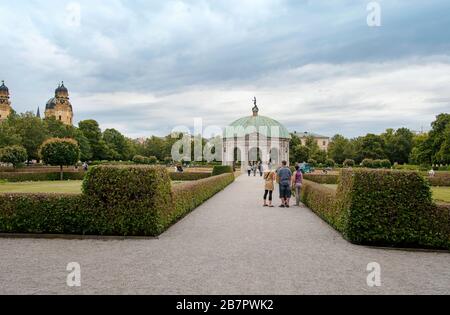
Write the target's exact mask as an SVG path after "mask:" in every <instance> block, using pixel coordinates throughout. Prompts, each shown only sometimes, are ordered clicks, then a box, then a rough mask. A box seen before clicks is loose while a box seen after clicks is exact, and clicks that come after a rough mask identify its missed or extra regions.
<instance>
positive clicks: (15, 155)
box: [0, 145, 27, 168]
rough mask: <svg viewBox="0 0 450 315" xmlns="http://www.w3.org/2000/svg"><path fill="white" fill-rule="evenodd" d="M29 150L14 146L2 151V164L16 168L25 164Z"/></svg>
mask: <svg viewBox="0 0 450 315" xmlns="http://www.w3.org/2000/svg"><path fill="white" fill-rule="evenodd" d="M26 160H27V150H25V148H24V147H22V146H20V145H13V146H9V147H5V148H3V149H0V162H3V163H10V164H12V165H13V166H14V167H15V168H16V167H18V166H20V165H21V164H23V163H25V161H26Z"/></svg>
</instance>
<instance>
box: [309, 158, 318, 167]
mask: <svg viewBox="0 0 450 315" xmlns="http://www.w3.org/2000/svg"><path fill="white" fill-rule="evenodd" d="M308 164H309V165H311V166H312V167H316V166H317V161H316V160H314V159H309V160H308Z"/></svg>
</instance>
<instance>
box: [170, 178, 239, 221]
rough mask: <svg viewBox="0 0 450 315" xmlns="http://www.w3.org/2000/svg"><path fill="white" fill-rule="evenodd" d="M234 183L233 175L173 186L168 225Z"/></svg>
mask: <svg viewBox="0 0 450 315" xmlns="http://www.w3.org/2000/svg"><path fill="white" fill-rule="evenodd" d="M233 181H234V174H230V173H228V174H222V175H219V176H214V177H210V178H207V179H202V180H198V181H193V182H187V183H183V184H179V185H175V186H174V188H173V198H174V205H175V206H174V211H173V212H171V213H170V218H169V224H172V223H174V222H176V221H177V220H179V219H180V218H181V217H183V216H184V215H186V214H187V213H189V212H190V211H192V210H193V209H195V208H196V207H198V206H199V205H200V204H202V203H203V202H205V201H206V200H208V199H209V198H211V197H212V196H214V195H215V194H216V193H218V192H220V191H221V190H223V189H224V188H225V187H227V186H228V185H230V184H231V183H232V182H233Z"/></svg>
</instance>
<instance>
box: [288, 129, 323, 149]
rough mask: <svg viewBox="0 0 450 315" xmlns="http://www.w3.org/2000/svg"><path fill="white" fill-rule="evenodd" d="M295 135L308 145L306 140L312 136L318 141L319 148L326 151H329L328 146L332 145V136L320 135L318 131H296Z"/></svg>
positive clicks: (303, 143)
mask: <svg viewBox="0 0 450 315" xmlns="http://www.w3.org/2000/svg"><path fill="white" fill-rule="evenodd" d="M294 136H295V137H298V138H299V139H300V141H301V142H302V145H306V140H307V139H308V138H310V137H312V138H314V140H315V141H316V142H317V145H318V146H319V149H321V150H322V151H326V152H327V151H328V146H329V145H330V142H331V139H330V137H327V136H322V135H318V134H316V133H311V132H303V133H298V132H294Z"/></svg>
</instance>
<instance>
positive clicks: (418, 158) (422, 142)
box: [410, 133, 433, 165]
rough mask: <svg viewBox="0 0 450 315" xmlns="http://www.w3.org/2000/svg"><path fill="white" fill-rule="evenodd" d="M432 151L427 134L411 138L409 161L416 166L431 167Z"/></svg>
mask: <svg viewBox="0 0 450 315" xmlns="http://www.w3.org/2000/svg"><path fill="white" fill-rule="evenodd" d="M432 156H433V149H432V146H431V140H430V137H429V136H428V134H427V133H425V134H420V135H417V136H415V137H414V138H413V149H412V151H411V154H410V161H411V163H413V164H417V165H431V164H432V163H433V162H432Z"/></svg>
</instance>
